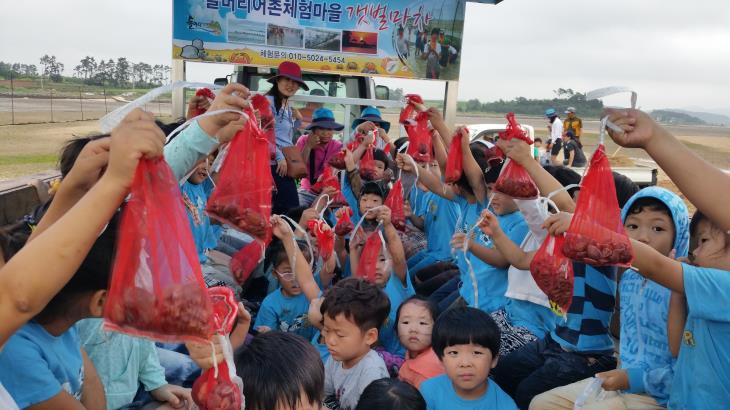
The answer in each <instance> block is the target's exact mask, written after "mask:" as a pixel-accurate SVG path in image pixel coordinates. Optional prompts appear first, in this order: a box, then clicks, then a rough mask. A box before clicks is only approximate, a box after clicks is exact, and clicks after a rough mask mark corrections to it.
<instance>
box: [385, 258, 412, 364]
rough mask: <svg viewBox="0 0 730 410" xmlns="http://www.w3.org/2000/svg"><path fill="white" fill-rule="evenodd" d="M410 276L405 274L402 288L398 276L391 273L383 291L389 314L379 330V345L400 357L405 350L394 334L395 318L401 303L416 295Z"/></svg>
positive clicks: (395, 333)
mask: <svg viewBox="0 0 730 410" xmlns="http://www.w3.org/2000/svg"><path fill="white" fill-rule="evenodd" d="M410 276H411V275H409V274H408V272H406V286H403V282H401V281H400V279H398V276H397V275H396V274H395V273H391V274H390V279H388V283H387V284H386V285H385V288H384V289H383V291H384V292H385V294H386V295H388V299H390V313H389V314H388V319H387V320H386V321H385V324H383V326H382V327H381V328H380V343H381V344H382V345H383V347H384V348H385V350H387V351H388V352H389V353H392V354H396V355H398V356H401V357H405V354H406V349H405V347H403V346H402V345H401V344H400V339H399V338H398V334H397V332H396V328H397V326H398V324H397V323H396V321H395V317H396V314H397V313H398V307H400V305H401V303H403V301H405V300H406V299H408V298H409V297H411V296H413V295H415V294H416V291H415V290H414V289H413V285H412V284H411V277H410Z"/></svg>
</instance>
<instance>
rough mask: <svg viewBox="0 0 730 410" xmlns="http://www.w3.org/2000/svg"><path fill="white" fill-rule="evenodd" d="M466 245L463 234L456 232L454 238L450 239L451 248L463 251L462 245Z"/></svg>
mask: <svg viewBox="0 0 730 410" xmlns="http://www.w3.org/2000/svg"><path fill="white" fill-rule="evenodd" d="M465 244H466V234H465V233H464V232H456V233H455V234H454V236H452V237H451V248H452V249H457V250H462V249H464V245H465Z"/></svg>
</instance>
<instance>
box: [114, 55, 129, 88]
mask: <svg viewBox="0 0 730 410" xmlns="http://www.w3.org/2000/svg"><path fill="white" fill-rule="evenodd" d="M130 71H131V67H130V65H129V61H127V59H126V58H124V57H119V58H117V62H116V65H115V67H114V82H116V84H117V85H118V86H120V87H125V86H127V84H129V76H130Z"/></svg>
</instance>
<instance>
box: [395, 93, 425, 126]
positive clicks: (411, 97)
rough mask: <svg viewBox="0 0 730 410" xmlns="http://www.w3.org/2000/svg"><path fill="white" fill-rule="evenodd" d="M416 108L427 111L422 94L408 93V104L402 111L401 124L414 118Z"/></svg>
mask: <svg viewBox="0 0 730 410" xmlns="http://www.w3.org/2000/svg"><path fill="white" fill-rule="evenodd" d="M416 110H418V111H426V107H425V106H424V105H423V98H421V96H420V95H416V94H407V95H406V106H405V107H403V109H402V110H401V112H400V118H399V122H400V123H401V124H405V123H406V122H408V121H409V120H410V119H411V118H412V116H413V112H414V111H416Z"/></svg>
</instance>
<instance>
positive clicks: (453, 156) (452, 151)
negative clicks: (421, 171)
mask: <svg viewBox="0 0 730 410" xmlns="http://www.w3.org/2000/svg"><path fill="white" fill-rule="evenodd" d="M464 132H465V129H464V128H460V129H458V130H456V132H455V133H454V136H453V137H452V139H451V145H450V146H449V153H448V157H447V158H446V173H444V181H445V182H446V183H447V184H453V183H455V182H456V181H458V180H459V179H461V173H462V172H463V170H464V161H463V157H462V151H461V138H462V137H463V136H464Z"/></svg>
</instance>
